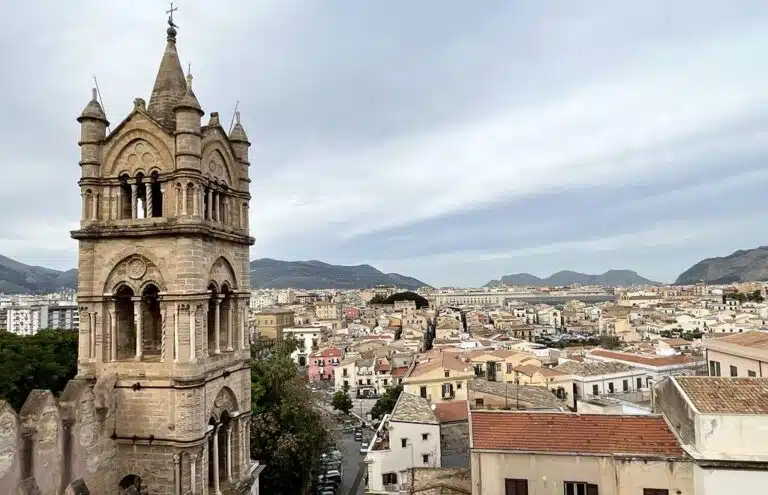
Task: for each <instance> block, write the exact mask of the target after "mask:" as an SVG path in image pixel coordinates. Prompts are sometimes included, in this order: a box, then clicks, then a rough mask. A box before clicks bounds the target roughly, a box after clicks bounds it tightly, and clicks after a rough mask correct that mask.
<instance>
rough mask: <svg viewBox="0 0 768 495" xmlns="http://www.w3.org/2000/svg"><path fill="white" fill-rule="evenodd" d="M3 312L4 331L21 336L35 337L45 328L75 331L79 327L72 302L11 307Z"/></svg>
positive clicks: (75, 307)
mask: <svg viewBox="0 0 768 495" xmlns="http://www.w3.org/2000/svg"><path fill="white" fill-rule="evenodd" d="M3 312H5V315H4V318H3V320H4V323H5V324H4V330H5V331H7V332H10V333H15V334H17V335H22V336H29V335H35V334H36V333H37V332H39V331H40V330H43V329H46V328H58V329H65V330H76V329H77V328H78V327H79V318H78V312H77V304H75V303H73V302H58V303H56V302H54V303H52V304H24V305H11V306H9V307H7V308H4V309H3Z"/></svg>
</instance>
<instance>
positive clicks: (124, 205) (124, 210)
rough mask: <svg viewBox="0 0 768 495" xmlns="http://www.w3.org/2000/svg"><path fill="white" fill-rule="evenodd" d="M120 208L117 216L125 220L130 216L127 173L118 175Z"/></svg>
mask: <svg viewBox="0 0 768 495" xmlns="http://www.w3.org/2000/svg"><path fill="white" fill-rule="evenodd" d="M119 200H120V210H119V212H118V218H120V219H121V220H126V219H128V218H131V217H132V214H131V211H132V210H131V185H130V184H129V183H128V175H127V174H123V175H121V176H120V198H119Z"/></svg>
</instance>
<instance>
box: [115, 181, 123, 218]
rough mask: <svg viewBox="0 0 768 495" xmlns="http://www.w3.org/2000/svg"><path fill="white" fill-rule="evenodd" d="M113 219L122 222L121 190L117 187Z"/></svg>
mask: <svg viewBox="0 0 768 495" xmlns="http://www.w3.org/2000/svg"><path fill="white" fill-rule="evenodd" d="M115 207H116V208H115V210H116V211H115V219H116V220H122V216H123V189H122V188H121V187H120V186H118V187H117V195H116V196H115Z"/></svg>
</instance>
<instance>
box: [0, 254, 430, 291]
mask: <svg viewBox="0 0 768 495" xmlns="http://www.w3.org/2000/svg"><path fill="white" fill-rule="evenodd" d="M250 272H251V273H250V278H251V287H254V288H257V287H264V288H267V287H268V288H275V289H280V288H289V287H290V288H295V289H358V288H361V289H364V288H368V287H373V286H375V285H396V286H398V287H401V288H403V289H411V290H414V289H418V288H419V287H424V286H425V285H427V284H425V283H424V282H422V281H420V280H416V279H415V278H412V277H406V276H405V275H400V274H399V273H382V272H380V271H379V270H377V269H375V268H374V267H372V266H370V265H357V266H339V265H329V264H328V263H323V262H322V261H315V260H312V261H280V260H273V259H268V258H262V259H258V260H254V261H251V263H250ZM65 289H77V270H76V269H74V268H73V269H71V270H67V271H63V272H62V271H59V270H52V269H50V268H43V267H40V266H31V265H25V264H24V263H20V262H18V261H15V260H12V259H11V258H8V257H5V256H2V255H0V294H40V293H46V292H56V291H60V290H65Z"/></svg>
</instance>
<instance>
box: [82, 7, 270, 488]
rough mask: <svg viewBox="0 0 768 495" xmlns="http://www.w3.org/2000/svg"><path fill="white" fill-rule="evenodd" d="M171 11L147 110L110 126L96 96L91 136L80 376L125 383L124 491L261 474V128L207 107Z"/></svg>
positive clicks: (86, 156)
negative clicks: (253, 329)
mask: <svg viewBox="0 0 768 495" xmlns="http://www.w3.org/2000/svg"><path fill="white" fill-rule="evenodd" d="M174 10H175V9H174V8H173V6H172V7H171V11H169V13H170V15H171V17H169V19H168V25H169V26H168V29H167V37H166V45H165V50H164V52H163V54H162V58H161V60H160V67H159V69H158V71H157V76H156V78H155V82H154V86H153V88H152V93H151V96H150V98H149V104H147V103H146V102H145V100H144V99H142V98H136V99H135V100H134V105H133V110H132V111H131V113H130V114H129V115H128V116H127V117H126V118H125V119H123V120H122V122H120V123H119V124H118V125H117V126H116V127H115V128H114V129H112V130H111V132H107V131H108V127H109V122H108V121H107V118H106V116H105V114H104V111H103V109H102V107H101V105H100V104H99V102H98V97H97V94H96V91H95V90H94V93H93V96H92V98H91V101H89V102H88V104H87V105H86V106H85V109H84V110H83V112H82V114H81V115H80V117H79V118H78V119H77V120H78V122H79V123H80V127H81V137H80V142H79V146H80V151H81V157H80V171H81V177H80V180H79V186H80V193H81V197H82V205H83V207H82V216H81V219H80V228H79V229H78V230H75V231H73V232H72V237H73V238H74V239H76V240H77V241H78V244H79V249H78V268H79V271H80V278H79V283H78V305H79V310H80V339H79V342H80V344H79V356H78V378H81V379H90V380H93V381H97V380H104V379H105V377H109V379H111V380H114V381H115V412H114V414H115V425H116V427H115V431H114V433H113V434H112V441H114V442H115V443H116V446H115V447H116V449H115V451H116V458H115V460H114V462H115V466H116V467H115V469H116V470H117V476H116V479H118V480H119V484H118V486H116V487H115V493H121V490H127V489H129V488H130V487H137V486H140V491H139V492H140V493H142V494H144V493H147V494H170V493H173V494H179V495H180V494H182V493H194V494H219V493H222V492H224V493H226V492H227V491H229V490H234V489H238V490H239V489H242V487H243V485H248V484H249V483H252V479H253V476H254V472H256V473H257V472H258V470H255V469H254V465H253V464H252V463H251V460H250V455H249V445H250V435H249V431H250V429H249V421H250V403H251V397H250V367H249V359H250V345H249V344H250V343H249V336H248V333H247V328H248V327H247V318H248V312H247V311H248V310H247V308H248V297H249V285H248V272H249V270H248V259H249V256H248V254H249V247H250V246H251V245H252V244H253V243H254V239H253V238H252V237H250V236H249V228H248V204H249V201H250V193H249V185H250V179H249V176H248V175H249V161H248V147H249V146H250V143H249V142H248V137H247V135H246V133H245V129H244V128H243V125H242V124H241V122H240V115H239V113H238V115H237V123H236V125H235V126H234V127H233V129H232V131H231V133H229V135H228V134H227V132H226V131H225V130H224V128H222V126H221V124H220V121H219V116H218V113H216V112H212V113H211V114H210V118H209V120H208V123H207V124H205V125H202V122H201V119H202V118H203V116H204V112H203V110H202V108H201V106H200V103H199V102H198V99H197V97H196V96H195V93H194V91H193V89H192V75H191V74H186V75H185V74H184V72H183V70H182V67H181V63H180V61H179V56H178V53H177V39H176V37H177V26H176V25H175V24H174V22H173V11H174Z"/></svg>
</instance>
